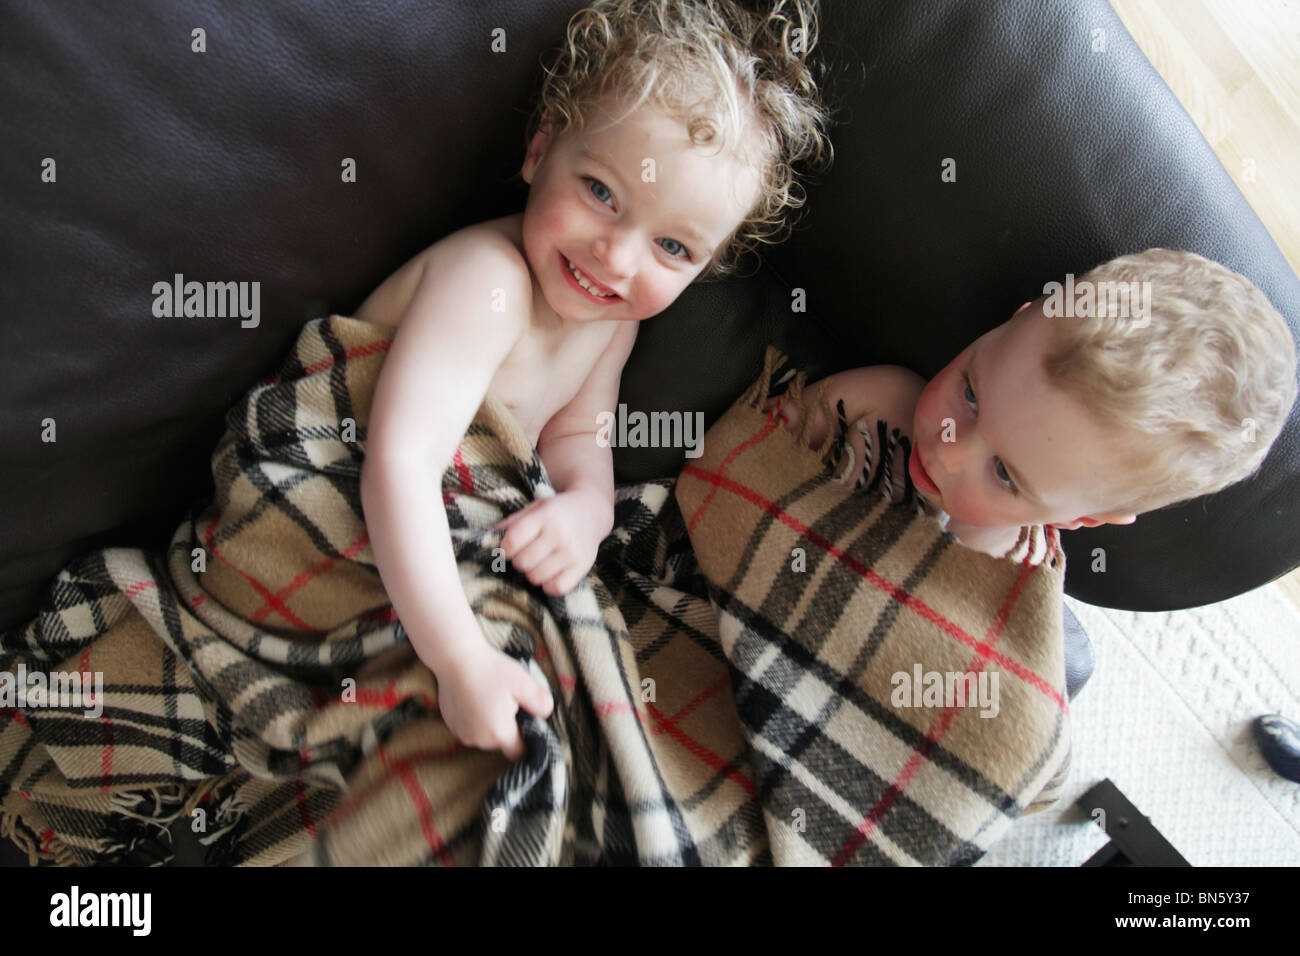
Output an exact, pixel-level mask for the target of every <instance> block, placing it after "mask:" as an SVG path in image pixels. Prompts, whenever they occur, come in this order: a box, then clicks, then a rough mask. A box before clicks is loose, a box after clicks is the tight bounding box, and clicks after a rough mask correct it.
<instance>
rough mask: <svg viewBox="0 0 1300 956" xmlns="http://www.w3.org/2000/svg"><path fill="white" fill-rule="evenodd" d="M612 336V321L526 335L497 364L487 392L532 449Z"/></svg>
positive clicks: (575, 390) (575, 391) (567, 402)
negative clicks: (508, 413) (560, 332)
mask: <svg viewBox="0 0 1300 956" xmlns="http://www.w3.org/2000/svg"><path fill="white" fill-rule="evenodd" d="M613 335H614V323H603V322H602V323H595V324H591V325H583V326H579V327H577V328H576V329H573V330H572V331H569V332H567V334H564V335H555V334H552V335H549V336H548V335H543V334H540V333H539V332H537V331H536V330H533V331H530V332H529V333H528V334H527V335H525V336H524V337H523V338H522V339H520V340H519V342H518V343H517V344H516V345H515V347H514V348H513V349H512V350H511V352H510V354H509V355H508V356H506V360H505V361H504V362H503V363H501V367H500V368H498V369H497V372H496V375H495V376H493V378H492V383H491V384H490V385H489V386H488V392H489V393H490V394H492V395H493V396H494V397H496V398H497V399H498V400H500V401H501V402H503V403H504V404H505V405H506V407H508V408H509V409H510V410H511V411H512V412H513V413H514V416H515V419H516V420H517V421H518V422H519V425H520V427H521V428H523V430H524V432H525V433H526V434H527V435H528V438H529V440H530V441H531V442H532V443H533V444H534V445H536V444H537V438H538V436H539V435H540V434H541V432H542V429H543V428H544V427H546V423H547V422H549V421H550V420H551V418H552V417H554V415H555V413H556V412H558V411H559V410H560V409H562V408H564V406H565V405H567V404H569V402H570V401H571V400H572V399H573V397H574V396H575V395H577V394H578V390H579V389H581V388H582V386H583V383H585V382H586V381H587V378H588V377H589V376H590V375H591V371H592V368H593V367H594V366H595V364H596V360H597V359H599V358H600V355H601V353H602V352H604V351H605V349H606V347H607V346H608V345H609V343H610V340H611V339H612V338H613ZM611 411H612V409H611ZM592 424H593V426H594V424H595V423H594V422H593V423H592Z"/></svg>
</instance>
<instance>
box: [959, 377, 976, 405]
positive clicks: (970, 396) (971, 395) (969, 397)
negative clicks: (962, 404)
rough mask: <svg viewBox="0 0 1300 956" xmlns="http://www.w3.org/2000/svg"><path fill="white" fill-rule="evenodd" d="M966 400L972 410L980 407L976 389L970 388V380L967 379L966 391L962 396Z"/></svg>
mask: <svg viewBox="0 0 1300 956" xmlns="http://www.w3.org/2000/svg"><path fill="white" fill-rule="evenodd" d="M962 397H963V398H964V399H966V404H967V405H969V406H970V407H971V408H977V407H979V401H978V400H977V399H976V398H975V389H973V388H971V387H970V379H966V391H965V392H964V393H963V394H962Z"/></svg>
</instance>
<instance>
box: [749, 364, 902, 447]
mask: <svg viewBox="0 0 1300 956" xmlns="http://www.w3.org/2000/svg"><path fill="white" fill-rule="evenodd" d="M823 382H824V383H825V384H826V404H827V406H828V407H829V408H830V412H831V416H832V418H831V421H830V422H828V421H827V420H826V417H825V416H824V415H823V414H822V413H821V409H820V407H818V406H815V405H814V404H813V402H814V400H815V399H816V398H817V391H818V389H820V388H821V386H822V383H823ZM924 389H925V379H923V378H921V376H919V375H917V374H916V373H915V372H913V371H912V370H911V369H906V368H903V367H902V366H899V365H869V366H866V367H865V368H851V369H848V370H846V371H843V372H836V373H835V374H834V375H829V376H827V377H826V378H824V379H822V380H821V381H818V382H814V383H813V384H811V385H808V386H805V387H804V390H803V401H804V404H803V406H799V405H795V404H793V403H791V402H790V401H788V400H787V399H785V398H784V396H782V397H781V399H779V400H773V401H769V402H768V404H767V407H768V408H769V409H770V408H775V407H776V406H777V405H778V404H779V405H780V408H781V414H782V416H783V417H784V418H785V421H786V427H787V428H789V429H790V430H791V431H797V430H798V428H799V424H800V422H801V421H802V419H803V417H804V415H806V414H811V415H814V416H815V419H814V421H813V424H812V426H811V428H810V430H809V433H808V445H809V446H810V447H812V448H816V447H817V446H818V445H820V444H821V442H822V441H823V439H825V437H826V433H827V429H828V428H830V427H831V424H832V422H833V421H834V416H835V415H836V408H835V405H836V402H838V401H839V400H841V399H843V401H844V412H845V418H846V420H847V421H848V423H849V425H852V424H853V423H854V422H855V421H857V420H858V419H859V418H865V419H867V424H868V425H870V426H871V432H872V434H875V424H876V419H878V418H883V419H884V420H885V421H887V422H888V423H889V424H890V426H891V427H896V428H899V429H901V430H902V432H903V434H905V435H910V434H911V431H912V416H913V414H914V413H915V411H916V402H917V399H919V398H920V396H921V392H922V391H923V390H924ZM849 441H850V443H851V444H852V445H853V449H854V453H855V455H856V456H857V457H856V460H857V461H858V462H861V461H862V454H863V451H864V448H863V445H862V439H861V437H860V436H859V435H858V434H857V432H856V431H855V430H853V429H850V431H849Z"/></svg>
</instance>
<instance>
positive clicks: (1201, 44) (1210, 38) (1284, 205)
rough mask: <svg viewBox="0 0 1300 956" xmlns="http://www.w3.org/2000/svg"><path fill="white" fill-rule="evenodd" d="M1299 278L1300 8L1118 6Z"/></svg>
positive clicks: (1203, 1) (1131, 2) (1196, 1)
mask: <svg viewBox="0 0 1300 956" xmlns="http://www.w3.org/2000/svg"><path fill="white" fill-rule="evenodd" d="M1111 6H1112V7H1114V8H1115V12H1116V13H1118V14H1119V18H1120V20H1122V21H1123V22H1124V26H1125V27H1127V28H1128V31H1129V33H1131V34H1132V35H1133V39H1135V40H1136V41H1137V44H1138V46H1139V47H1141V48H1142V52H1143V53H1145V54H1146V55H1147V59H1149V60H1150V61H1151V62H1152V64H1153V65H1154V66H1155V68H1156V69H1157V70H1158V71H1159V72H1160V75H1161V76H1162V77H1164V80H1165V82H1166V83H1168V84H1169V87H1170V89H1172V90H1173V91H1174V94H1175V95H1176V96H1177V97H1178V99H1179V100H1180V101H1181V102H1182V104H1183V106H1184V107H1185V108H1186V110H1187V112H1188V113H1190V114H1191V117H1192V119H1193V120H1195V121H1196V125H1197V126H1199V127H1200V128H1201V132H1202V133H1203V134H1204V135H1205V138H1206V139H1207V140H1209V143H1210V145H1211V146H1212V147H1214V151H1215V152H1216V153H1217V154H1218V156H1219V160H1220V161H1221V162H1222V163H1223V165H1224V167H1225V168H1226V169H1227V170H1228V172H1229V174H1231V176H1232V178H1233V179H1234V180H1235V181H1236V183H1237V186H1238V187H1239V188H1240V189H1241V191H1242V193H1244V194H1245V196H1246V198H1247V199H1248V200H1249V201H1250V204H1251V205H1252V206H1253V207H1254V208H1255V211H1256V213H1258V214H1259V218H1260V219H1262V220H1263V221H1264V225H1265V226H1267V227H1268V231H1269V232H1270V233H1272V234H1273V239H1274V240H1275V241H1276V242H1277V244H1278V245H1279V246H1281V247H1282V252H1283V253H1284V254H1285V255H1286V257H1287V258H1288V259H1289V260H1290V262H1291V268H1293V269H1295V270H1296V271H1297V272H1300V0H1111Z"/></svg>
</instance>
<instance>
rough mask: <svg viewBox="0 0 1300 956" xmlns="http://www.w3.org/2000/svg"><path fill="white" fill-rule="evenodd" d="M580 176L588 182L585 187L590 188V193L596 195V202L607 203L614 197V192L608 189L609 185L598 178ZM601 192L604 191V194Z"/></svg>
mask: <svg viewBox="0 0 1300 956" xmlns="http://www.w3.org/2000/svg"><path fill="white" fill-rule="evenodd" d="M582 178H583V179H585V180H586V181H587V182H588V184H589V185H588V187H587V188H588V189H590V190H591V194H592V195H593V196H595V197H596V200H597V201H598V202H603V203H606V204H608V202H609V200H611V199H613V198H614V194H613V193H612V192H610V191H609V187H608V186H606V185H605V184H604V183H602V182H601V181H600V180H599V179H592V178H591V177H590V176H583V177H582ZM597 190H599V192H598V191H597ZM601 193H604V194H605V195H604V196H602V195H601Z"/></svg>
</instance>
